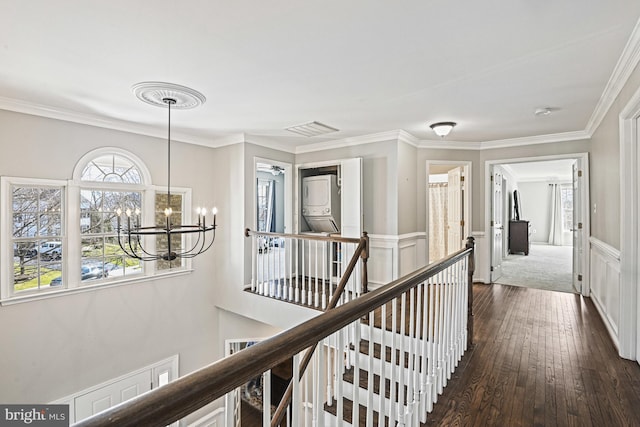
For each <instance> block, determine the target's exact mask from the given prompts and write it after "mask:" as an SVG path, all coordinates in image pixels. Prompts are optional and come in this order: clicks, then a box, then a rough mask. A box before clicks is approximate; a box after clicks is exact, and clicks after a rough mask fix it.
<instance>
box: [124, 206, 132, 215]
mask: <svg viewBox="0 0 640 427" xmlns="http://www.w3.org/2000/svg"><path fill="white" fill-rule="evenodd" d="M125 213H126V214H127V216H131V209H129V208H127V210H126V212H125Z"/></svg>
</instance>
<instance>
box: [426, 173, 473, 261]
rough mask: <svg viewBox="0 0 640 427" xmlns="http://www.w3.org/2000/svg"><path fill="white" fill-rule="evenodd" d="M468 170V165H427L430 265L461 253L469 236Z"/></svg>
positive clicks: (469, 195)
mask: <svg viewBox="0 0 640 427" xmlns="http://www.w3.org/2000/svg"><path fill="white" fill-rule="evenodd" d="M470 168H471V165H470V163H468V162H454V161H428V162H427V169H426V170H427V197H426V199H427V221H426V222H427V240H428V242H427V244H428V262H429V263H432V262H435V261H437V260H439V259H442V258H444V257H446V256H448V255H450V254H452V253H454V252H456V251H458V250H460V249H461V248H462V247H464V245H465V239H466V238H467V237H468V236H469V228H468V227H469V224H470V219H469V218H470V209H469V206H471V203H470V197H471V194H470V193H471V192H470V191H468V188H470V182H469V177H470V176H471V174H470Z"/></svg>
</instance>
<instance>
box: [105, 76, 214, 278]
mask: <svg viewBox="0 0 640 427" xmlns="http://www.w3.org/2000/svg"><path fill="white" fill-rule="evenodd" d="M132 90H133V92H134V93H135V95H136V96H137V97H138V98H139V99H140V100H142V101H144V102H146V103H148V104H151V105H155V106H159V107H166V108H167V111H168V116H169V118H168V126H167V205H166V207H165V209H164V216H165V218H164V221H163V222H164V223H163V224H162V225H152V226H145V227H143V226H142V225H141V220H140V209H138V208H136V209H135V210H131V209H130V208H127V209H125V211H124V212H123V211H122V209H120V208H118V209H117V210H116V214H117V229H118V244H119V245H120V248H121V249H122V250H123V251H124V253H125V254H126V255H128V256H130V257H132V258H136V259H139V260H141V261H158V260H164V261H169V262H171V261H173V260H175V259H179V258H193V257H195V256H197V255H200V254H201V253H203V252H205V251H206V250H208V249H209V248H210V247H211V246H212V245H213V242H214V240H215V238H216V214H217V209H216V208H213V209H211V211H210V214H211V215H212V216H213V220H212V221H211V222H210V223H209V224H207V215H208V214H209V211H208V210H207V209H206V208H197V209H196V213H197V215H198V222H197V223H196V224H174V223H173V222H172V214H173V209H172V208H171V109H172V108H173V109H190V108H195V107H197V106H200V105H202V104H203V103H204V102H205V101H206V98H205V97H204V95H202V94H201V93H200V92H197V91H195V90H193V89H190V88H188V87H185V86H180V85H175V84H171V83H161V82H143V83H138V84H136V85H134V86H133V87H132ZM123 214H124V215H123ZM123 218H124V219H125V221H122V219H123ZM186 235H190V236H191V237H192V241H191V244H190V245H189V247H185V245H186V244H187V241H186V240H187V239H183V236H184V237H186ZM145 237H155V238H156V239H154V240H157V239H158V238H162V237H164V238H166V250H162V251H157V250H155V249H154V250H151V249H148V247H147V248H145V245H148V244H152V243H151V242H148V241H146V240H145ZM172 237H179V238H180V241H181V243H180V244H179V245H177V246H178V247H175V246H176V245H175V244H174V242H172V240H173V239H172ZM194 240H195V241H194ZM169 265H171V264H169Z"/></svg>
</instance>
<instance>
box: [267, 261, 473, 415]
mask: <svg viewBox="0 0 640 427" xmlns="http://www.w3.org/2000/svg"><path fill="white" fill-rule="evenodd" d="M464 254H465V250H463V251H460V253H458V254H454V255H453V256H452V257H450V258H449V259H448V265H446V266H444V264H447V263H444V264H443V263H438V264H436V266H438V265H440V266H442V268H441V269H440V268H438V270H439V271H437V272H435V269H434V274H429V275H427V276H426V277H421V275H420V274H417V275H416V274H415V273H414V274H413V275H410V276H407V277H405V278H403V279H400V280H399V281H396V282H394V283H391V284H389V285H387V286H386V287H385V288H383V289H381V290H380V291H381V294H384V293H385V292H389V293H391V292H392V290H393V289H394V287H396V291H397V286H398V284H399V283H403V282H405V283H407V282H409V283H413V282H414V281H415V282H416V283H415V285H413V286H410V287H407V289H406V290H404V291H403V292H400V293H399V294H397V295H395V296H394V297H393V298H391V299H389V300H388V301H387V302H386V303H384V304H382V305H380V306H378V308H375V309H373V310H370V311H369V312H368V313H366V314H365V315H364V316H362V317H360V318H359V319H357V320H355V321H353V322H351V323H349V324H347V325H346V326H344V327H342V328H341V329H339V330H337V331H336V332H334V333H332V334H331V335H329V336H327V337H325V338H324V339H323V340H321V341H320V342H319V344H318V346H317V349H316V350H315V351H314V352H313V355H312V356H311V357H310V360H309V363H308V368H307V369H306V370H304V373H302V374H300V372H301V371H302V369H294V378H293V380H292V384H293V392H292V399H291V400H292V403H291V404H290V405H289V406H288V408H287V412H286V414H283V415H282V416H279V417H278V415H277V414H276V417H275V419H272V421H271V423H269V424H267V423H265V424H264V425H265V426H268V425H271V426H276V425H282V426H309V427H311V426H314V427H315V426H347V425H348V426H351V425H353V426H360V425H366V426H379V427H382V426H387V425H389V426H419V425H420V423H423V422H425V421H426V418H427V414H428V413H429V412H431V410H432V409H433V405H434V403H435V402H436V401H437V399H438V395H440V394H441V393H442V391H443V389H444V387H446V385H447V382H448V380H449V379H450V378H451V374H452V373H453V372H454V371H455V368H456V367H457V366H458V362H459V361H460V359H461V358H462V355H463V354H464V352H465V350H466V349H467V343H468V339H469V336H468V333H469V329H468V323H467V321H468V316H469V310H468V309H469V294H470V293H469V289H470V288H469V286H470V265H469V259H470V258H469V257H468V256H464ZM466 255H468V252H467V253H466ZM451 260H455V261H454V262H451ZM433 267H434V265H432V266H429V267H427V269H429V268H432V269H433ZM396 293H397V292H396ZM372 294H376V295H377V294H378V291H374V292H373V293H372ZM367 297H368V296H365V297H363V298H362V299H366V298H367ZM361 302H362V301H361ZM382 319H385V320H384V321H383V320H382ZM382 349H384V350H382ZM302 357H303V356H302V354H297V355H295V356H294V359H293V360H294V366H299V365H300V361H301V360H302ZM264 375H265V377H268V376H269V374H268V373H265V374H264ZM354 408H359V409H358V410H354Z"/></svg>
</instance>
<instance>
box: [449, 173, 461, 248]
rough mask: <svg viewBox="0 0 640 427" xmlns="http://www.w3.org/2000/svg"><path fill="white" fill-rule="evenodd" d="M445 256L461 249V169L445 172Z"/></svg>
mask: <svg viewBox="0 0 640 427" xmlns="http://www.w3.org/2000/svg"><path fill="white" fill-rule="evenodd" d="M447 199H448V200H447V204H448V205H447V251H448V253H447V255H449V254H452V253H454V252H456V251H458V250H460V248H462V235H463V231H462V228H463V224H464V223H463V214H464V213H463V205H462V168H461V167H457V168H455V169H451V170H450V171H449V172H447Z"/></svg>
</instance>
